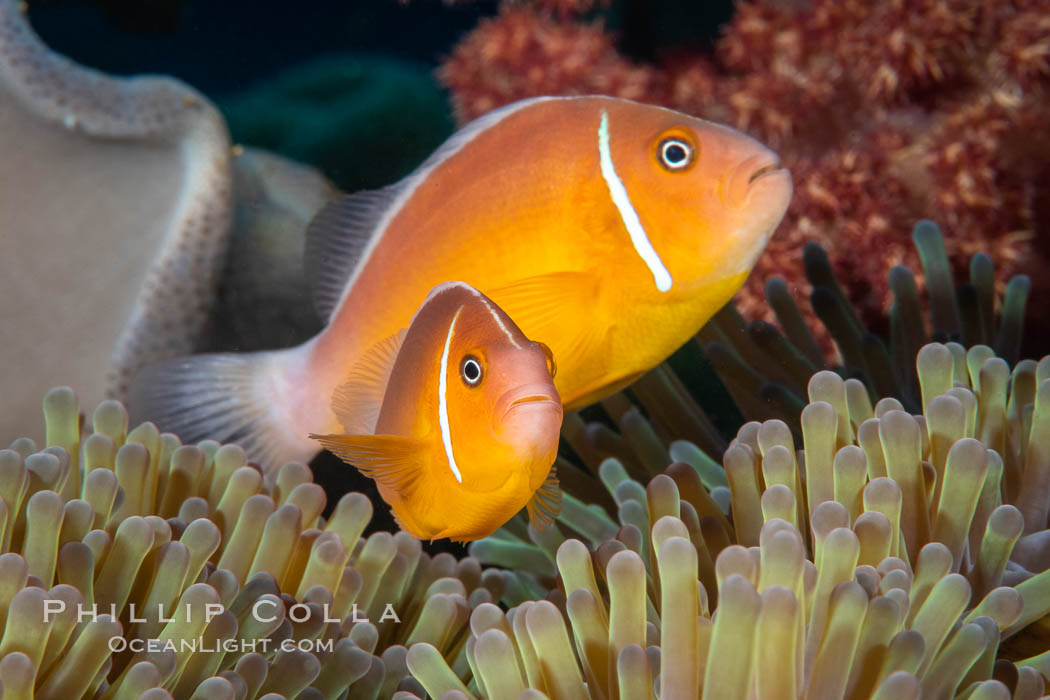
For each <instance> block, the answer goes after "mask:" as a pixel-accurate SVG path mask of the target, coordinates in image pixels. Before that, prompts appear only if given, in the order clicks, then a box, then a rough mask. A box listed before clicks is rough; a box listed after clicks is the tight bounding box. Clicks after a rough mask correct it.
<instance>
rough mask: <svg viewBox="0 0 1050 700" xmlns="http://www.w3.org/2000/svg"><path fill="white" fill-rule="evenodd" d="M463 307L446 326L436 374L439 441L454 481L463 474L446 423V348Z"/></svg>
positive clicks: (460, 481) (449, 344)
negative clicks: (454, 478) (443, 448)
mask: <svg viewBox="0 0 1050 700" xmlns="http://www.w3.org/2000/svg"><path fill="white" fill-rule="evenodd" d="M462 311H463V307H462V306H461V307H459V310H457V311H456V315H455V316H453V317H452V323H450V324H449V326H448V335H447V336H446V337H445V347H444V349H443V350H442V351H441V374H439V375H438V424H439V425H440V426H441V442H442V443H443V444H444V445H445V456H446V457H447V458H448V467H449V469H451V470H452V475H453V476H455V477H456V481H458V482H459V483H461V484H462V483H463V476H462V475H461V474H460V473H459V467H457V466H456V456H455V455H454V454H453V453H452V429H451V428H450V427H449V424H448V401H447V400H446V398H445V394H446V393H447V391H448V350H449V348H450V347H451V346H452V334H453V332H454V331H455V330H456V319H458V318H459V315H460V313H462Z"/></svg>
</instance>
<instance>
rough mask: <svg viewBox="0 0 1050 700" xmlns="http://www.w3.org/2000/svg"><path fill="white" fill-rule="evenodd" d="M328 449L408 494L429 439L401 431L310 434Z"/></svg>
mask: <svg viewBox="0 0 1050 700" xmlns="http://www.w3.org/2000/svg"><path fill="white" fill-rule="evenodd" d="M310 437H311V438H313V439H314V440H317V441H318V442H320V443H321V444H322V445H324V447H325V449H327V450H328V451H330V452H332V453H333V454H335V455H336V456H337V457H339V458H340V459H342V460H343V461H344V462H347V463H349V464H350V465H351V466H353V467H356V468H357V470H358V471H360V472H361V473H362V474H364V475H365V476H367V477H368V478H370V479H375V481H376V482H377V483H379V484H382V485H383V486H387V487H389V488H391V489H393V490H394V491H396V492H397V493H399V494H401V495H402V496H405V495H407V494H408V492H409V491H410V490H411V489H412V485H413V484H414V483H415V481H416V479H417V478H418V477H419V475H420V473H421V470H422V467H423V463H424V459H425V454H426V442H425V441H423V440H416V439H414V438H407V437H401V436H400V435H310Z"/></svg>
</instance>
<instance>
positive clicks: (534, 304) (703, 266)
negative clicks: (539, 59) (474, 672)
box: [132, 97, 791, 463]
mask: <svg viewBox="0 0 1050 700" xmlns="http://www.w3.org/2000/svg"><path fill="white" fill-rule="evenodd" d="M790 195H791V180H790V176H789V175H788V173H787V172H786V171H785V170H783V169H781V168H780V167H779V160H778V159H777V156H776V154H774V153H773V152H772V151H770V150H769V149H767V148H766V147H765V146H763V145H761V144H759V143H758V142H756V141H754V140H753V139H751V138H749V137H747V136H745V135H744V134H741V133H739V132H736V131H734V130H732V129H729V128H727V127H723V126H719V125H717V124H713V123H711V122H707V121H704V120H701V119H697V118H694V117H690V116H688V115H685V114H681V113H678V112H674V111H671V110H667V109H663V108H659V107H654V106H650V105H643V104H639V103H635V102H631V101H627V100H621V99H615V98H609V97H566V98H536V99H532V100H525V101H523V102H518V103H515V104H512V105H508V106H507V107H504V108H502V109H500V110H497V111H496V112H493V113H490V114H489V115H486V116H484V117H482V118H480V119H478V120H476V121H474V122H472V123H471V124H469V125H467V126H466V127H464V128H463V129H462V130H460V131H459V132H457V134H455V135H454V136H453V137H452V138H451V139H449V141H448V142H446V144H445V145H444V146H442V148H441V149H439V151H437V152H436V153H435V154H434V155H433V156H432V157H431V158H430V159H428V160H427V162H425V163H424V164H423V165H421V166H420V167H419V169H417V170H416V171H415V172H414V173H412V174H411V175H409V176H408V177H406V178H405V179H404V180H402V181H401V182H399V183H397V184H395V185H392V186H390V187H388V188H386V189H384V190H380V191H378V192H372V193H363V194H357V195H353V196H350V197H347V198H345V199H343V200H340V201H338V202H336V203H334V204H332V205H330V206H329V207H328V208H327V209H325V210H323V211H322V212H321V213H320V214H319V215H318V217H317V218H316V220H315V222H314V223H313V224H312V229H311V231H310V233H309V236H308V244H307V248H308V250H307V253H308V255H307V267H308V271H310V273H311V278H312V279H313V281H314V282H315V287H316V289H315V291H316V296H317V298H318V302H319V307H320V308H321V309H322V311H323V312H324V313H326V314H327V316H328V325H327V327H326V328H325V330H324V331H323V332H322V333H321V334H319V335H318V336H317V337H315V338H314V339H312V340H311V341H308V342H307V343H306V344H304V345H302V346H299V347H298V348H294V349H291V350H287V351H282V352H276V353H260V354H257V355H249V356H237V357H238V359H239V361H240V362H241V365H238V366H234V365H236V363H235V362H234V361H233V360H232V359H225V360H219V359H217V358H230V357H231V356H203V359H201V358H194V359H193V360H191V361H190V362H189V363H187V362H184V363H183V364H182V365H181V366H168V367H166V368H165V367H163V366H162V368H160V369H159V370H157V371H152V372H147V374H146V377H145V379H144V381H140V382H139V386H140V387H141V390H140V391H139V392H138V395H139V396H140V397H141V399H142V400H141V401H140V402H139V405H141V406H143V408H142V409H141V410H139V411H137V412H138V413H140V414H141V415H143V416H146V415H149V416H152V417H153V418H152V419H153V420H158V419H159V420H160V422H161V425H162V427H164V428H165V429H169V430H173V431H176V432H177V431H178V430H179V429H180V428H181V429H184V430H186V431H188V435H186V434H183V437H184V438H185V437H187V436H188V437H190V438H198V437H215V438H217V439H221V438H223V437H225V436H226V435H231V434H232V435H236V436H238V437H239V438H240V439H241V441H242V444H244V443H247V444H246V445H245V447H246V448H247V449H248V450H249V452H250V453H259V454H258V456H259V457H260V458H266V459H269V460H272V461H276V462H278V463H280V461H281V460H286V459H299V460H304V459H309V458H310V457H311V456H312V455H313V453H314V452H315V451H316V442H313V441H311V440H309V439H308V437H307V436H308V434H309V433H311V432H314V433H334V432H336V431H338V430H339V421H338V418H337V416H336V413H335V411H334V409H333V408H332V406H331V405H330V397H331V396H332V394H333V391H334V389H335V388H336V387H338V386H340V385H342V384H343V383H344V382H345V381H346V378H347V374H348V373H349V371H350V369H351V368H352V367H354V366H355V364H356V362H357V361H358V359H359V358H360V357H361V356H362V354H363V353H365V352H367V351H368V349H369V348H371V347H373V346H374V345H375V344H376V343H378V342H380V341H381V340H383V339H385V338H388V337H390V336H391V335H393V334H394V333H396V332H397V331H398V330H399V329H401V328H404V327H406V325H407V324H408V321H409V319H411V317H412V314H413V312H414V311H415V309H416V306H417V305H418V300H419V299H421V298H423V297H424V296H425V295H426V293H427V291H428V290H430V289H431V288H432V287H434V286H435V285H437V284H439V283H441V282H442V281H445V280H463V281H464V282H466V283H467V284H469V285H471V286H472V287H474V288H476V289H478V290H480V291H481V292H482V293H484V294H485V295H487V296H488V297H489V298H491V299H492V301H493V302H495V304H497V305H498V306H499V307H500V308H502V309H503V310H504V311H505V312H506V313H507V314H508V315H509V316H510V317H511V318H513V319H514V321H515V323H517V325H518V326H519V327H520V328H521V330H522V331H523V332H524V334H525V335H526V336H527V337H529V338H537V339H540V340H543V341H544V342H545V343H547V344H548V345H549V346H550V347H551V349H552V350H553V352H554V356H555V357H556V358H558V363H559V373H558V376H557V378H556V379H555V385H556V387H557V389H558V392H559V394H560V395H561V397H562V400H563V401H564V404H565V408H566V409H568V410H573V409H576V408H580V407H582V406H584V405H586V404H587V403H590V402H592V401H595V400H597V399H600V398H602V397H604V396H607V395H608V394H610V393H612V392H614V391H616V390H618V389H620V388H622V387H623V386H625V385H627V384H629V383H630V382H631V381H633V380H634V379H635V378H637V377H638V376H639V375H641V374H642V373H644V372H646V371H648V370H649V369H651V368H652V367H654V366H655V365H656V364H658V363H659V362H661V361H662V360H663V359H665V358H666V357H667V356H668V355H670V354H671V353H672V352H673V351H674V350H676V349H677V348H678V347H679V346H681V345H682V344H683V343H684V342H686V341H687V340H688V339H689V338H690V337H691V336H692V335H693V334H694V333H696V331H697V330H698V329H699V328H700V327H701V326H702V325H703V323H704V322H706V321H707V319H708V318H709V317H710V316H711V315H712V314H713V313H714V312H715V311H717V310H718V309H719V308H720V307H721V306H722V305H724V304H725V303H726V302H727V301H728V300H729V298H730V297H731V296H732V295H733V293H735V291H736V290H737V289H738V288H739V287H740V285H741V284H742V283H743V281H744V279H745V278H746V276H747V274H748V273H749V272H750V269H751V267H752V266H753V264H754V261H755V259H756V258H757V256H758V255H759V253H760V252H761V250H762V248H763V247H764V245H765V242H766V240H768V237H769V236H770V235H771V234H772V232H773V230H774V228H775V227H776V225H777V224H778V223H779V221H780V219H781V217H782V216H783V214H784V212H785V211H786V209H787V205H788V202H789V199H790ZM208 358H211V359H208ZM175 364H176V365H177V363H175ZM219 375H222V376H219ZM174 382H180V383H181V384H182V387H181V388H177V389H172V388H171V386H172V384H173V383H174ZM223 383H225V385H226V386H229V389H228V390H229V391H235V392H237V393H238V395H239V396H241V397H242V398H241V399H240V401H241V403H243V405H245V406H252V407H256V408H258V409H259V410H256V411H255V413H254V414H252V415H251V416H249V415H248V413H249V412H248V410H247V409H245V411H244V416H243V418H241V419H240V420H238V419H236V418H235V417H231V416H229V415H227V414H224V413H222V412H221V411H219V410H218V408H217V407H215V406H214V405H212V406H209V405H207V404H208V402H207V401H202V400H201V399H200V393H201V392H200V390H199V388H200V387H205V388H212V391H211V394H212V395H216V394H217V390H215V389H214V387H217V386H219V385H220V384H223ZM151 385H152V386H151ZM156 387H161V388H159V389H158V388H156ZM164 387H167V388H164ZM195 387H198V389H195ZM161 397H163V400H161ZM217 400H218V399H215V401H217ZM264 405H265V409H264V410H263V409H262V406H264ZM132 408H133V409H136V406H135V403H134V402H133V405H132ZM202 426H207V427H208V428H209V429H208V430H202V429H201V427H202ZM245 436H247V437H245Z"/></svg>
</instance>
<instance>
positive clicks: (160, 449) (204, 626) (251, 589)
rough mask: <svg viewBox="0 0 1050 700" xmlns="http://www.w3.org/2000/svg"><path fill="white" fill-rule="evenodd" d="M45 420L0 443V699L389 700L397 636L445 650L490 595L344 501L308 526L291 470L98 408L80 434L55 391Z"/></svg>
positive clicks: (316, 497) (308, 504)
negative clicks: (41, 442) (35, 434)
mask: <svg viewBox="0 0 1050 700" xmlns="http://www.w3.org/2000/svg"><path fill="white" fill-rule="evenodd" d="M44 416H45V423H46V429H47V438H46V443H47V444H48V445H49V446H48V447H47V448H46V449H44V450H39V451H38V450H37V447H36V445H35V444H34V443H33V442H32V441H31V440H28V439H26V438H21V439H18V440H15V442H14V443H12V446H11V449H7V450H2V451H0V499H2V500H0V531H2V548H0V550H2V552H3V554H2V555H0V569H2V570H3V574H2V575H0V581H3V586H2V587H0V610H3V617H2V618H0V623H2V629H3V632H2V637H0V657H2V660H0V683H3V687H4V689H5V690H6V691H7V692H9V693H11V692H14V693H16V694H17V693H21V694H20V695H18V697H37V698H60V697H80V696H84V695H89V696H94V695H95V694H101V695H103V696H105V697H139V695H140V694H143V693H147V691H149V693H150V694H148V697H150V698H162V697H178V698H189V697H194V698H202V699H203V698H208V699H211V698H234V697H256V696H266V697H267V698H270V699H271V700H272V699H273V698H277V697H297V696H298V697H311V698H312V697H324V698H336V697H340V696H341V695H342V694H343V693H344V691H346V690H347V689H348V688H351V689H352V693H353V695H352V697H377V696H378V697H390V696H391V695H392V694H393V693H394V692H395V691H396V690H398V689H399V688H403V689H407V690H420V686H419V684H418V682H416V681H415V680H413V679H412V678H410V677H409V674H408V671H407V668H406V666H405V652H406V647H405V646H404V645H406V644H413V643H416V642H427V643H429V644H431V645H433V646H435V647H436V648H438V649H441V650H442V652H444V653H446V654H450V655H452V654H454V653H455V652H456V651H457V648H458V647H457V645H459V644H461V642H460V641H459V639H460V636H461V635H460V634H459V632H460V631H461V630H462V629H463V627H464V626H465V624H466V622H467V619H468V617H469V615H470V612H471V610H472V609H473V608H474V607H476V606H478V605H480V604H482V603H489V602H492V601H495V600H499V599H500V597H501V596H502V595H503V588H504V584H503V577H502V575H501V574H500V572H498V571H487V572H484V573H483V572H482V570H481V567H480V565H479V563H478V562H477V560H475V559H471V558H465V559H463V560H460V561H458V562H457V561H456V560H455V559H454V558H453V557H452V556H450V555H447V554H446V555H437V556H435V557H430V556H429V555H427V554H425V553H424V552H423V551H422V548H421V544H420V542H419V541H418V540H416V539H414V538H412V537H410V536H408V535H407V534H405V533H398V534H397V535H391V534H390V533H386V532H376V533H374V534H372V535H370V536H368V537H367V538H362V533H363V532H364V530H365V527H366V525H367V524H368V521H369V519H370V518H371V515H372V504H371V502H370V501H369V500H368V499H367V498H365V497H364V496H362V495H361V494H358V493H348V494H346V495H345V496H343V497H342V498H341V499H340V500H339V502H338V503H337V504H336V505H335V507H334V509H333V511H332V512H331V514H330V516H329V517H328V518H327V519H325V518H323V517H322V511H323V510H324V508H325V494H324V491H323V490H322V489H321V487H320V486H318V485H317V484H315V483H313V480H312V475H311V473H310V470H309V469H308V468H307V467H306V466H304V465H302V464H295V463H292V464H286V465H284V466H283V467H281V468H280V469H279V470H276V472H275V476H274V477H273V478H272V480H267V479H265V478H264V477H263V474H262V471H261V470H260V469H259V468H258V467H257V466H256V465H254V464H248V463H246V462H245V455H244V451H243V450H242V449H241V448H240V447H238V446H236V445H219V444H218V443H215V442H210V441H207V442H203V443H201V444H199V445H181V444H180V443H179V440H178V438H176V437H175V436H174V435H170V434H160V433H159V432H158V431H157V429H156V428H155V427H154V426H153V424H151V423H143V424H141V425H139V426H137V427H135V428H134V429H132V430H130V431H129V430H128V427H129V426H128V416H127V412H126V411H125V410H124V407H123V406H122V405H121V404H120V403H118V402H116V401H106V402H103V403H101V404H99V406H98V407H97V408H96V409H95V411H94V413H93V414H92V419H91V430H82V421H81V417H80V415H79V413H78V410H77V403H76V399H75V397H74V395H73V392H72V391H71V390H69V389H68V388H59V389H54V390H52V391H51V392H49V393H48V394H47V396H46V397H45V398H44ZM81 610H87V611H90V613H84V614H81ZM149 640H152V641H149ZM147 642H149V643H147ZM187 642H190V643H193V642H195V643H196V644H197V646H196V647H193V646H186V643H187ZM311 688H312V689H313V690H309V689H311ZM150 689H153V690H150ZM301 693H305V694H303V695H301ZM269 694H276V695H269Z"/></svg>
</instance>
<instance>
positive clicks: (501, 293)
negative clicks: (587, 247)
mask: <svg viewBox="0 0 1050 700" xmlns="http://www.w3.org/2000/svg"><path fill="white" fill-rule="evenodd" d="M482 291H483V292H484V293H485V295H486V296H488V297H489V298H490V299H492V301H494V302H495V303H496V304H497V305H498V306H499V307H500V308H501V309H503V311H505V312H506V314H507V315H508V316H510V318H511V319H513V320H514V323H516V324H517V325H518V327H519V328H520V329H521V330H522V332H523V333H525V335H526V337H528V339H529V340H538V341H542V342H543V343H546V344H547V345H549V346H550V347H551V349H552V350H553V352H554V360H555V361H556V362H558V361H560V358H562V357H573V356H583V357H592V356H593V355H592V352H597V351H598V348H599V347H600V346H601V344H602V343H603V342H604V341H605V338H604V336H603V335H601V334H599V333H597V332H595V327H596V324H593V323H566V319H567V318H572V317H574V312H575V311H576V310H580V311H583V312H585V313H594V311H595V307H596V306H597V305H599V304H600V298H601V287H600V284H599V279H598V278H597V277H596V276H595V275H592V274H590V273H586V272H552V273H550V274H546V275H536V276H535V277H526V278H525V279H522V280H519V281H517V282H515V283H514V284H511V285H507V286H505V287H497V288H496V289H485V290H482Z"/></svg>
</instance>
